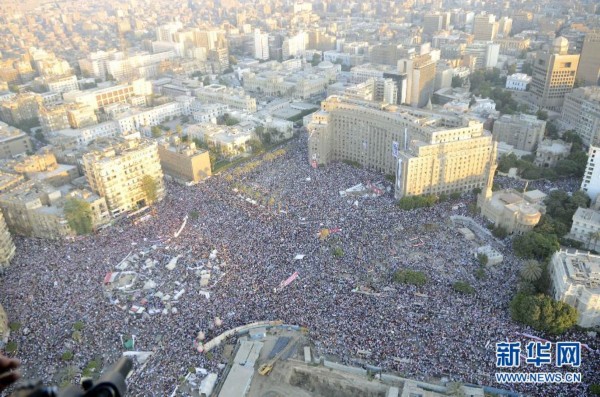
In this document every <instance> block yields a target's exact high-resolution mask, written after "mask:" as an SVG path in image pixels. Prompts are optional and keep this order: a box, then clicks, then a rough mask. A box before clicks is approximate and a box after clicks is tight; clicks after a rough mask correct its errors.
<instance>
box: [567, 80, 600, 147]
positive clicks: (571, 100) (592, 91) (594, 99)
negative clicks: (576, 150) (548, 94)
mask: <svg viewBox="0 0 600 397" xmlns="http://www.w3.org/2000/svg"><path fill="white" fill-rule="evenodd" d="M559 121H560V123H561V124H562V126H563V127H564V128H565V129H573V130H575V131H576V132H577V134H578V135H579V136H580V137H581V139H582V141H583V143H584V144H585V145H586V146H600V87H597V86H590V87H579V88H575V89H574V90H573V91H572V92H570V93H568V94H566V95H565V102H564V104H563V108H562V113H561V118H560V120H559Z"/></svg>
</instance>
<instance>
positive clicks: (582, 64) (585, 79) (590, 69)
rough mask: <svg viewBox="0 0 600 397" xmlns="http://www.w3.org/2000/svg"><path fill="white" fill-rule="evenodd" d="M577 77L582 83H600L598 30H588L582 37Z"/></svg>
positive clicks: (599, 33) (599, 39)
mask: <svg viewBox="0 0 600 397" xmlns="http://www.w3.org/2000/svg"><path fill="white" fill-rule="evenodd" d="M577 79H578V80H580V81H581V82H582V83H583V85H599V84H600V32H598V31H596V32H590V33H588V34H586V35H585V39H583V47H582V48H581V58H580V59H579V68H578V69H577Z"/></svg>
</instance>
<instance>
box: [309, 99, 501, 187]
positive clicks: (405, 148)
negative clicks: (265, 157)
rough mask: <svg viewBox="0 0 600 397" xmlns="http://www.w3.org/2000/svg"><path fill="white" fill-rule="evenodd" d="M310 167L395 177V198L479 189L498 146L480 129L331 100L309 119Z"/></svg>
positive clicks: (447, 118)
mask: <svg viewBox="0 0 600 397" xmlns="http://www.w3.org/2000/svg"><path fill="white" fill-rule="evenodd" d="M308 131H309V142H308V147H309V162H310V163H311V164H313V166H318V165H319V164H328V163H330V162H332V161H342V160H350V161H356V162H358V163H360V164H362V165H363V166H364V167H366V168H368V169H373V170H376V171H379V172H382V173H384V174H388V175H389V174H392V175H393V174H395V175H396V183H395V196H396V198H401V197H404V196H412V195H422V194H447V193H452V192H465V191H469V190H472V189H473V188H483V187H484V186H485V185H486V184H487V182H488V178H489V176H490V173H491V174H493V172H494V170H495V167H496V146H495V144H494V142H493V141H492V137H491V134H489V133H488V132H486V131H484V129H483V124H482V123H481V122H477V121H474V120H469V119H467V118H464V117H458V116H451V115H446V114H443V115H442V114H438V113H434V112H428V111H423V110H417V109H413V108H408V107H400V106H395V105H388V104H385V103H377V102H367V101H361V100H354V99H351V98H346V97H337V96H331V97H329V98H328V99H327V100H326V101H323V102H322V103H321V110H320V111H318V112H315V113H313V114H312V118H311V121H310V123H309V124H308Z"/></svg>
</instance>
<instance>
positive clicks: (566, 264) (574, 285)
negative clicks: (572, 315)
mask: <svg viewBox="0 0 600 397" xmlns="http://www.w3.org/2000/svg"><path fill="white" fill-rule="evenodd" d="M549 270H550V278H551V280H552V294H551V295H552V296H553V297H554V299H556V300H560V301H563V302H565V303H567V304H568V305H570V306H573V307H574V308H575V309H577V312H578V313H579V318H578V320H577V324H578V325H579V326H581V327H596V326H598V325H600V256H597V255H592V254H590V253H589V252H575V253H572V252H569V251H565V250H561V251H558V252H556V253H555V254H554V255H553V256H552V260H551V261H550V265H549Z"/></svg>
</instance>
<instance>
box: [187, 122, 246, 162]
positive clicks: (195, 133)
mask: <svg viewBox="0 0 600 397" xmlns="http://www.w3.org/2000/svg"><path fill="white" fill-rule="evenodd" d="M254 128H255V125H254V123H251V122H241V123H239V124H236V125H231V126H227V125H215V124H211V123H200V124H195V125H190V126H188V127H187V128H186V129H185V131H184V133H185V134H186V135H187V136H188V137H189V138H190V139H198V140H200V141H202V142H205V143H206V144H207V145H208V146H209V147H210V148H214V149H217V150H218V151H220V152H221V154H223V155H224V156H226V157H228V158H233V157H236V156H238V155H240V154H242V153H245V152H247V151H249V149H250V145H249V142H250V141H251V140H252V139H255V138H257V137H256V135H255V134H254Z"/></svg>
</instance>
